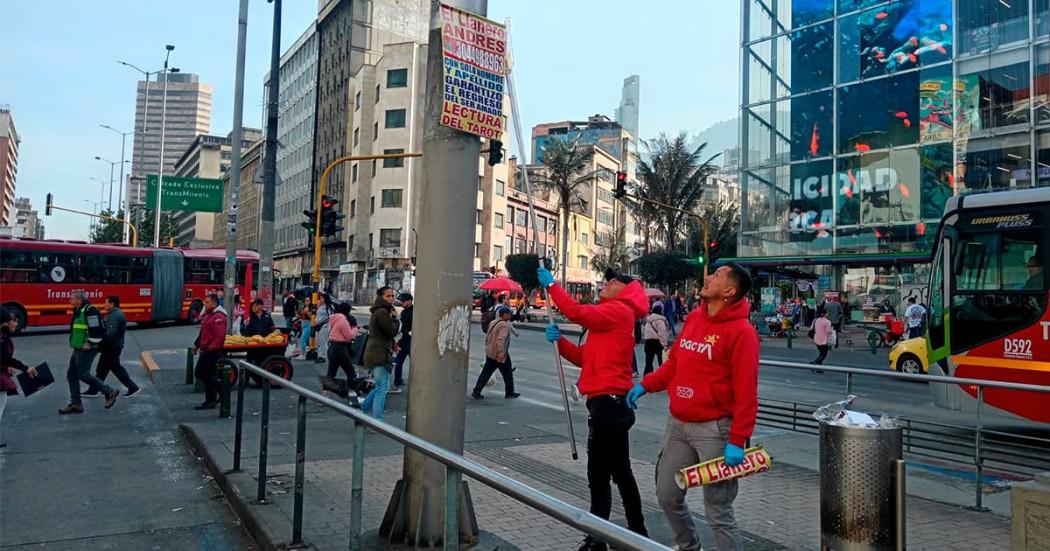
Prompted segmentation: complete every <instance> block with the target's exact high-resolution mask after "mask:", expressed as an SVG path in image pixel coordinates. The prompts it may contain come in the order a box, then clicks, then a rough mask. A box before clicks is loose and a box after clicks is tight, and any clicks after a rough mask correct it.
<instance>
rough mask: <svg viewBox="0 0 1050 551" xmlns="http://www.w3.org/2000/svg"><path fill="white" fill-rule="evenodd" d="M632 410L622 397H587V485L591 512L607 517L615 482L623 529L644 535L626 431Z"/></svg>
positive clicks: (643, 521)
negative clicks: (624, 520)
mask: <svg viewBox="0 0 1050 551" xmlns="http://www.w3.org/2000/svg"><path fill="white" fill-rule="evenodd" d="M632 425H634V411H632V410H631V409H630V408H628V407H627V401H626V399H624V397H623V396H598V397H595V398H591V399H589V400H587V427H588V429H589V430H588V433H587V484H588V485H589V486H590V488H591V509H590V511H591V513H592V514H594V515H595V516H598V517H601V518H603V519H606V520H608V519H609V515H610V514H611V513H612V486H611V485H610V484H609V480H610V479H612V481H613V482H615V483H616V487H617V488H619V490H620V499H622V500H623V510H624V513H625V514H626V516H627V528H628V529H630V530H631V531H633V532H636V533H639V534H642V535H648V533H647V532H646V530H645V517H644V516H643V515H642V497H641V495H639V493H638V483H637V482H635V480H634V473H633V472H631V450H630V440H629V439H628V432H629V431H630V430H631V426H632Z"/></svg>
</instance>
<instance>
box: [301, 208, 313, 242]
mask: <svg viewBox="0 0 1050 551" xmlns="http://www.w3.org/2000/svg"><path fill="white" fill-rule="evenodd" d="M303 216H305V217H306V222H303V223H302V226H303V227H304V228H306V233H308V234H310V237H313V236H314V234H316V233H317V209H313V210H304V211H303Z"/></svg>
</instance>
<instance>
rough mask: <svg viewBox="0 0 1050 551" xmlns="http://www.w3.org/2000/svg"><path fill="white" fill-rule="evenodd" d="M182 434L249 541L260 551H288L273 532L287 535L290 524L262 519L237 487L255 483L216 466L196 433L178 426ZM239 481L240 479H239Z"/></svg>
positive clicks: (280, 518) (279, 519)
mask: <svg viewBox="0 0 1050 551" xmlns="http://www.w3.org/2000/svg"><path fill="white" fill-rule="evenodd" d="M179 431H180V432H181V433H182V436H183V438H185V439H186V440H187V441H188V442H189V444H190V448H191V449H192V450H193V452H194V455H196V456H197V457H198V458H199V459H200V460H201V461H202V462H203V463H204V466H205V467H206V468H207V469H208V473H209V474H211V476H212V478H214V479H215V482H216V484H218V485H219V488H220V489H221V490H222V494H223V496H225V498H226V503H228V504H229V506H230V508H231V509H233V512H234V514H236V515H237V518H239V519H240V521H241V524H243V525H244V528H245V529H246V530H248V533H249V534H251V536H252V539H254V540H255V543H256V544H257V545H258V546H259V548H260V549H262V550H263V551H284V550H286V549H289V546H288V543H286V542H285V541H284V538H280V537H278V536H277V534H276V533H277V532H283V533H287V534H290V533H291V530H292V525H291V523H290V522H288V520H287V519H285V518H284V516H283V515H269V516H267V517H266V518H263V515H261V514H260V513H259V512H258V511H256V510H255V507H253V504H252V500H250V499H246V498H245V496H244V494H242V493H241V486H242V485H243V484H247V485H248V486H249V487H250V486H252V485H253V483H254V482H255V481H254V479H253V478H252V477H251V475H249V474H247V473H245V472H243V471H242V472H229V471H226V470H224V469H222V468H221V467H220V466H219V461H218V459H217V458H216V457H214V456H213V455H212V454H211V453H210V452H209V451H208V447H207V446H206V445H205V444H204V440H203V439H202V438H201V436H200V435H199V434H197V431H196V430H194V429H193V427H191V426H189V425H187V424H185V423H180V424H179ZM241 479H243V480H241Z"/></svg>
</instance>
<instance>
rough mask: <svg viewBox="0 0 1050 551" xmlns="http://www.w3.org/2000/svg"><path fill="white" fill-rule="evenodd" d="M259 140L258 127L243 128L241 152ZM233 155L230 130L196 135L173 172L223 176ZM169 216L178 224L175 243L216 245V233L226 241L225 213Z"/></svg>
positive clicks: (197, 245)
mask: <svg viewBox="0 0 1050 551" xmlns="http://www.w3.org/2000/svg"><path fill="white" fill-rule="evenodd" d="M261 139H262V131H261V130H259V129H258V128H245V129H244V130H243V132H242V135H241V153H242V155H243V154H244V152H245V151H247V150H248V149H249V148H251V147H252V146H253V145H254V144H255V143H258V142H259V140H261ZM165 150H167V147H165ZM232 158H233V137H232V133H231V134H228V135H226V136H213V135H211V134H199V135H198V136H197V137H195V138H194V139H193V140H192V141H191V142H190V145H189V147H187V148H186V149H185V151H184V152H183V153H182V156H181V157H179V159H178V161H176V162H175V166H174V167H173V169H172V175H174V176H181V177H184V178H224V177H226V175H227V173H228V172H229V171H230V163H231V162H232ZM224 189H225V188H224ZM224 212H225V211H224ZM171 215H172V217H173V218H174V220H175V224H176V225H177V226H178V227H179V233H178V236H177V237H176V238H175V244H177V245H183V246H189V247H194V248H204V247H212V246H218V245H216V244H215V243H216V241H215V235H216V234H218V235H220V236H222V239H221V243H225V242H226V241H225V236H226V233H225V232H226V226H225V222H224V221H225V217H224V216H225V214H224V213H215V212H193V211H173V212H171ZM219 216H223V218H222V220H223V223H221V224H217V223H216V221H217V219H218V217H219Z"/></svg>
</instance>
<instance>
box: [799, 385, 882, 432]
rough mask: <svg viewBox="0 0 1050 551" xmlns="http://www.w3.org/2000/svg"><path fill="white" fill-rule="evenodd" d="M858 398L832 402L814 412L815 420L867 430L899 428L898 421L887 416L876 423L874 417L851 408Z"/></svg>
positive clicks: (850, 397) (853, 397)
mask: <svg viewBox="0 0 1050 551" xmlns="http://www.w3.org/2000/svg"><path fill="white" fill-rule="evenodd" d="M856 399H857V397H856V396H854V395H852V394H850V395H849V396H846V399H845V400H842V401H839V402H832V403H830V404H827V405H824V406H821V407H819V408H817V410H816V411H814V412H813V418H814V419H816V420H817V421H820V422H821V423H825V424H828V425H835V426H838V427H855V428H865V429H894V428H897V426H898V425H897V420H896V419H893V418H892V417H888V416H886V415H885V414H883V415H882V416H880V417H879V420H878V421H876V420H875V418H874V417H872V416H871V415H869V414H867V413H863V412H860V411H853V410H850V409H847V408H849V407H850V406H851V405H853V402H854V400H856Z"/></svg>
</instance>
